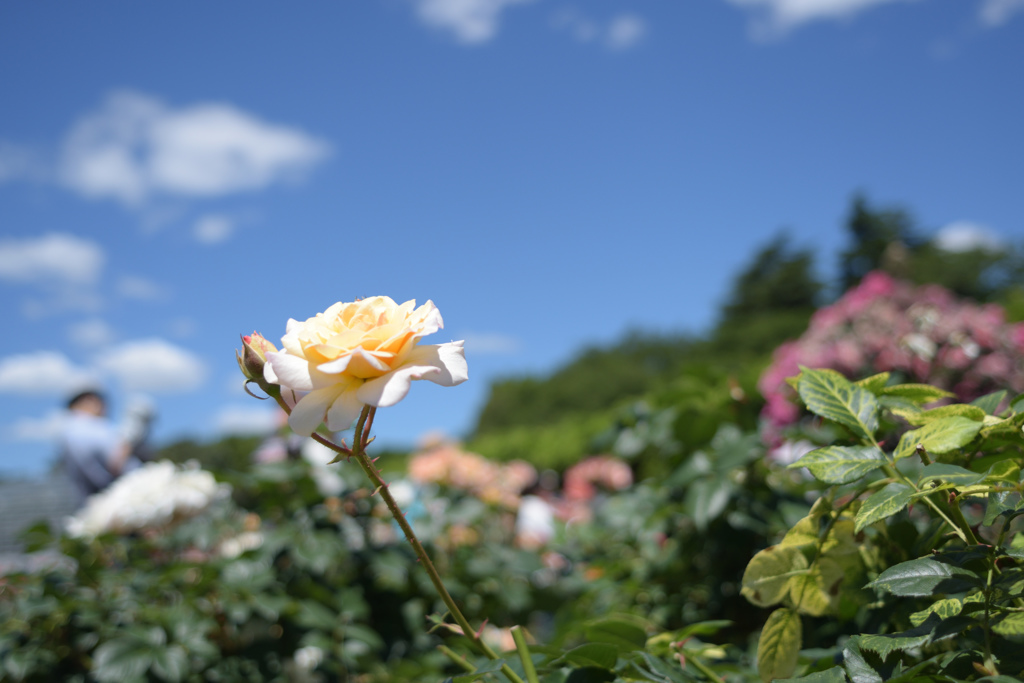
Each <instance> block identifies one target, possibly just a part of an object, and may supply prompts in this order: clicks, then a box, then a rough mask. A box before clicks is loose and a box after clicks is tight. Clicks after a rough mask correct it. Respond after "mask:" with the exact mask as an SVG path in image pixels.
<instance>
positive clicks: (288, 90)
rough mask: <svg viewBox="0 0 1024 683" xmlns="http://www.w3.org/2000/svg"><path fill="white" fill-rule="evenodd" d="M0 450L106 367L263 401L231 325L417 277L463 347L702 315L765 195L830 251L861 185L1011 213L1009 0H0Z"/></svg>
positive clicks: (420, 291)
mask: <svg viewBox="0 0 1024 683" xmlns="http://www.w3.org/2000/svg"><path fill="white" fill-rule="evenodd" d="M0 64H3V65H4V66H3V67H2V68H0V86H2V88H3V92H4V94H5V96H4V98H3V99H4V104H3V107H0V305H2V307H3V311H4V318H5V320H6V321H7V322H6V324H5V325H4V329H5V330H6V335H5V336H6V344H5V347H4V350H3V352H2V354H0V415H2V417H0V474H24V475H31V474H37V473H40V472H42V471H44V470H45V469H46V468H47V467H48V466H49V464H50V463H51V461H52V459H53V457H54V448H53V446H52V442H51V441H50V439H51V438H52V433H53V429H54V425H55V424H56V417H57V414H58V408H59V406H60V405H61V401H62V398H63V397H64V396H65V395H66V394H67V392H68V391H70V390H71V389H72V388H73V387H74V386H75V385H76V384H79V383H81V382H86V381H100V382H102V383H103V384H104V385H105V386H106V387H108V388H109V390H110V392H111V394H112V395H113V398H114V405H113V412H114V414H115V416H116V415H117V414H119V413H120V412H121V411H122V410H123V409H124V408H125V406H126V405H128V404H129V403H130V402H131V401H132V400H135V399H133V398H132V397H135V396H145V397H148V399H149V400H150V401H152V402H153V403H154V404H155V405H156V406H157V408H158V410H159V412H160V420H159V423H158V428H157V432H156V434H157V438H158V441H161V442H166V441H167V440H169V439H172V438H177V437H179V436H182V435H192V436H196V437H199V438H212V437H214V436H216V435H218V434H221V433H224V431H225V430H237V429H255V428H258V426H259V425H265V424H266V423H267V413H266V408H265V406H264V405H262V404H260V403H258V402H257V401H255V400H253V399H249V398H248V397H246V396H245V395H244V394H242V393H241V390H240V382H239V381H238V372H237V368H236V367H235V364H234V357H233V349H234V348H236V347H237V346H238V337H237V335H238V334H239V333H248V332H250V331H252V330H254V329H255V330H259V331H261V332H262V333H263V334H265V335H266V336H267V337H268V338H269V339H271V340H272V341H275V342H276V341H277V340H279V338H280V336H281V335H282V334H283V333H284V326H285V321H286V320H287V319H288V318H289V317H294V318H299V319H304V318H307V317H309V316H312V315H314V314H315V313H317V312H318V311H321V310H323V309H325V308H327V307H328V306H329V305H330V304H332V303H334V302H335V301H339V300H343V301H351V300H353V299H355V298H359V297H366V296H372V295H376V294H387V295H389V296H391V297H392V298H394V299H396V300H398V301H404V300H406V299H412V298H415V299H417V300H419V301H421V302H422V301H425V300H426V299H432V300H433V301H434V302H435V303H436V304H437V306H438V307H439V308H440V310H441V312H442V314H443V316H444V318H445V322H446V327H445V329H444V330H443V331H442V332H440V333H439V334H438V335H435V337H434V338H432V339H429V340H427V341H433V342H445V341H449V340H452V339H465V340H466V349H467V358H468V360H469V363H470V381H469V382H467V383H466V384H463V385H461V386H459V387H456V388H451V389H443V388H440V387H436V386H434V385H431V384H429V383H427V382H422V383H420V384H419V385H417V386H416V387H414V391H412V392H411V393H410V395H409V397H407V398H406V400H405V401H403V402H402V403H401V404H399V405H398V406H396V407H394V408H391V409H388V410H387V411H382V413H381V415H379V416H378V423H377V426H378V433H379V434H380V438H381V440H382V441H385V442H392V443H409V444H411V443H412V442H414V441H415V440H416V438H417V437H418V436H419V435H421V434H423V433H424V432H427V431H429V430H434V429H439V430H443V431H445V432H448V433H449V434H455V435H458V434H461V433H465V432H466V431H468V430H469V429H470V428H471V426H472V422H473V418H474V416H475V412H476V410H477V409H478V408H479V406H480V404H481V402H482V401H483V399H484V398H485V396H486V391H487V385H488V381H489V380H491V379H493V378H494V377H500V376H504V375H508V374H514V373H520V372H543V371H546V370H549V369H551V368H553V367H555V366H556V365H557V364H559V363H560V362H563V361H565V360H567V359H568V358H570V357H571V356H572V354H573V353H574V352H576V351H578V350H579V349H580V348H581V347H582V346H584V345H587V344H591V343H604V342H609V341H612V340H614V339H616V338H618V337H619V336H621V334H622V333H623V332H624V331H626V330H627V329H630V328H636V327H640V328H644V329H650V330H662V331H668V330H688V331H701V330H704V329H706V328H707V327H708V326H709V325H710V324H711V323H712V322H713V320H714V315H715V311H716V308H717V306H718V305H719V304H720V303H721V301H722V299H723V297H724V296H725V294H726V291H727V288H728V284H729V280H730V278H731V276H732V275H733V274H735V272H736V270H737V269H738V268H739V267H741V266H742V264H743V263H744V262H745V261H746V259H748V258H749V256H750V255H751V253H752V251H753V250H754V249H755V248H756V247H757V246H759V245H761V244H763V243H764V242H765V241H767V240H768V239H770V238H771V237H772V236H773V235H775V234H777V232H778V231H779V230H780V229H783V228H785V229H788V230H789V232H790V234H791V235H792V236H793V238H794V239H795V242H796V243H797V244H798V245H800V246H806V247H811V248H814V249H815V250H817V251H818V252H819V254H820V259H819V265H820V267H821V271H822V272H821V274H822V275H823V276H826V277H828V276H831V275H832V273H833V267H834V262H835V255H836V252H837V251H838V250H839V249H840V248H841V247H842V245H843V243H844V236H843V234H842V231H841V224H842V220H843V217H844V215H845V213H846V211H847V210H848V207H849V202H850V199H851V197H852V195H853V193H854V192H856V191H863V192H864V193H866V194H867V196H868V197H869V199H870V200H871V201H873V202H875V203H878V204H881V205H887V204H893V203H896V204H900V205H903V206H905V207H907V208H908V209H910V210H911V211H912V212H913V213H914V215H915V216H916V217H917V219H918V220H919V222H920V224H921V225H922V226H923V227H924V228H926V229H928V230H931V231H936V232H938V231H943V230H945V231H946V232H945V233H944V234H946V235H947V236H950V235H961V236H963V235H967V236H968V237H974V238H982V237H987V239H993V240H996V241H1003V242H1006V241H1012V240H1019V238H1021V237H1022V236H1024V192H1022V191H1021V185H1022V181H1024V136H1022V132H1024V131H1022V128H1021V123H1020V122H1021V121H1024V81H1022V80H1021V76H1020V72H1021V67H1022V65H1024V0H661V1H656V0H633V1H632V2H627V1H625V0H619V1H613V0H588V1H587V2H575V3H571V2H562V1H561V0H365V1H360V2H333V3H326V2H323V3H307V4H301V5H300V4H296V3H289V4H287V5H284V4H280V3H266V2H245V3H242V2H220V3H215V4H212V5H211V4H209V3H195V2H178V3H145V4H139V3H128V2H109V3H102V4H99V3H76V4H65V5H62V6H60V7H56V6H48V5H40V4H38V3H28V2H12V3H6V4H5V5H4V7H3V9H0Z"/></svg>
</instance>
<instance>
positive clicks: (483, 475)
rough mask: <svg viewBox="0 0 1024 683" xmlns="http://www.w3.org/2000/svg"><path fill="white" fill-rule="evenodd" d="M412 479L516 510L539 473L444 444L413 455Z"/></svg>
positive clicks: (524, 465)
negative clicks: (457, 490)
mask: <svg viewBox="0 0 1024 683" xmlns="http://www.w3.org/2000/svg"><path fill="white" fill-rule="evenodd" d="M409 478H410V479H412V480H413V481H415V482H419V483H421V484H425V483H435V484H442V485H444V486H450V487H452V488H456V489H460V490H463V491H465V492H467V493H469V494H471V495H473V496H475V497H477V498H479V499H481V500H483V501H484V502H486V503H493V504H496V505H501V506H503V507H507V508H510V509H513V510H514V509H516V508H518V507H519V497H520V494H521V493H522V491H523V489H525V488H527V487H528V486H530V485H531V484H533V483H534V482H535V481H536V480H537V470H536V469H535V468H534V467H533V465H531V464H530V463H528V462H524V461H522V460H513V461H512V462H510V463H508V464H506V465H499V464H498V463H495V462H492V461H490V460H487V459H486V458H484V457H483V456H480V455H477V454H476V453H469V452H466V451H464V450H462V449H461V448H459V447H458V446H456V445H454V444H450V443H442V444H439V445H436V446H433V447H432V448H429V449H427V450H425V451H422V452H420V453H416V454H415V455H413V456H412V458H411V459H410V461H409Z"/></svg>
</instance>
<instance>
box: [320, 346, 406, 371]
mask: <svg viewBox="0 0 1024 683" xmlns="http://www.w3.org/2000/svg"><path fill="white" fill-rule="evenodd" d="M388 355H391V354H388ZM353 361H355V366H356V368H355V369H354V370H353V371H352V374H353V375H355V376H356V377H360V376H366V375H367V374H370V376H373V375H376V374H377V373H380V372H387V371H388V370H390V368H389V367H388V365H387V364H386V363H383V362H381V361H380V359H378V358H377V357H376V356H375V354H372V353H370V352H368V351H366V350H364V349H363V347H361V346H357V347H355V348H354V349H352V351H351V352H350V353H347V354H345V355H343V356H341V357H340V358H338V359H336V360H332V361H328V362H326V363H321V364H320V365H318V366H316V369H317V370H319V371H320V372H323V373H327V374H332V375H336V374H341V373H343V372H345V371H346V370H348V369H349V365H350V364H352V363H353Z"/></svg>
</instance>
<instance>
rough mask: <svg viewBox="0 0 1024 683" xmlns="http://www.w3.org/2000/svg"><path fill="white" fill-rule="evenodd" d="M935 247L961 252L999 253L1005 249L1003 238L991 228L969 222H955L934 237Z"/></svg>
mask: <svg viewBox="0 0 1024 683" xmlns="http://www.w3.org/2000/svg"><path fill="white" fill-rule="evenodd" d="M935 246H937V247H938V248H939V249H942V250H944V251H952V252H963V251H973V250H975V249H983V250H985V251H1001V250H1002V249H1004V248H1005V247H1006V244H1005V242H1004V241H1003V238H1002V237H1000V236H999V235H998V234H997V233H996V232H995V231H994V230H992V229H991V228H989V227H987V226H984V225H979V224H978V223H972V222H970V221H956V222H954V223H950V224H949V225H947V226H945V227H944V228H942V229H941V230H939V232H938V233H936V235H935Z"/></svg>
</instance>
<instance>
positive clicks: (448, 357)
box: [403, 341, 469, 387]
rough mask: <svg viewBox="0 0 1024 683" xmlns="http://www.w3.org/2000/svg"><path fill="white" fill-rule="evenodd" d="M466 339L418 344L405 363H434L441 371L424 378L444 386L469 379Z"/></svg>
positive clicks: (450, 385)
mask: <svg viewBox="0 0 1024 683" xmlns="http://www.w3.org/2000/svg"><path fill="white" fill-rule="evenodd" d="M465 343H466V342H464V341H453V342H448V343H447V344H427V345H424V346H417V347H415V348H413V349H412V351H410V352H409V355H408V356H407V357H406V360H405V363H403V365H405V364H408V365H433V366H434V367H436V368H440V370H441V372H440V373H438V374H436V375H430V376H428V377H424V378H423V379H429V380H430V381H431V382H433V383H434V384H440V385H441V386H443V387H453V386H455V385H456V384H462V383H463V382H465V381H466V380H467V379H469V366H468V365H467V364H466V352H465V350H464V349H463V347H462V345H463V344H465Z"/></svg>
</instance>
